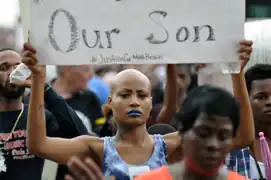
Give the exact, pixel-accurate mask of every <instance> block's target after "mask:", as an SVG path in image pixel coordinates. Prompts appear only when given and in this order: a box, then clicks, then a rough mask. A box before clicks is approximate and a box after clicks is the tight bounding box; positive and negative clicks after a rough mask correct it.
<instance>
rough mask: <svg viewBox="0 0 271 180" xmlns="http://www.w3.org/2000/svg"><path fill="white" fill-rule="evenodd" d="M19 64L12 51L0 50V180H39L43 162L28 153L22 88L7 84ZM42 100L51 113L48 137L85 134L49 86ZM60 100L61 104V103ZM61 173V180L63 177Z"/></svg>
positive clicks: (85, 131)
mask: <svg viewBox="0 0 271 180" xmlns="http://www.w3.org/2000/svg"><path fill="white" fill-rule="evenodd" d="M20 63H21V57H20V55H19V54H18V53H16V52H15V51H13V50H12V49H1V50H0V179H1V180H18V179H20V180H29V179H33V180H39V179H41V175H42V170H43V164H44V160H43V159H40V158H38V157H36V156H34V155H32V154H30V153H29V152H28V149H27V147H26V136H27V134H26V128H27V112H28V106H27V105H26V104H23V103H22V96H23V94H24V89H25V88H24V87H25V86H21V85H20V86H18V85H15V84H12V83H10V81H9V75H10V73H11V71H12V70H13V69H14V68H16V66H17V65H19V64H20ZM45 99H46V103H47V105H48V108H49V109H50V111H51V112H49V111H46V114H45V117H46V122H47V123H48V125H47V127H48V128H49V129H48V130H47V134H48V135H49V136H51V137H64V138H72V137H76V136H80V135H83V134H87V130H86V128H85V127H84V125H83V124H82V122H81V121H80V120H79V118H78V116H77V115H76V114H75V113H74V111H73V110H72V109H71V108H70V107H69V106H64V107H61V103H65V100H63V99H61V98H57V96H55V93H54V91H53V90H52V89H51V88H50V86H48V85H47V86H46V87H45ZM61 100H62V101H61ZM67 172H68V171H67V170H66V171H65V172H62V174H63V175H62V178H58V179H64V174H65V173H67Z"/></svg>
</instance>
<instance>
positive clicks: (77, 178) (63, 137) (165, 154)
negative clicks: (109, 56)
mask: <svg viewBox="0 0 271 180" xmlns="http://www.w3.org/2000/svg"><path fill="white" fill-rule="evenodd" d="M236 46H238V48H237V49H236V53H238V57H239V61H240V66H241V71H240V73H238V74H231V82H232V84H226V85H225V82H221V83H224V85H223V86H224V87H225V86H231V87H232V88H233V93H232V92H230V91H228V89H225V88H221V87H219V85H218V84H203V85H198V76H199V72H200V71H201V70H202V69H204V68H206V67H208V66H209V64H166V65H161V64H151V65H148V64H144V65H132V64H129V65H127V64H126V65H116V64H111V65H78V66H55V67H54V68H53V69H49V68H48V67H46V66H45V65H42V64H40V63H39V59H38V57H37V56H36V52H37V50H36V49H35V47H33V46H32V45H31V44H30V43H25V44H24V47H23V50H22V52H17V51H16V50H15V49H12V48H9V47H3V48H2V46H1V48H0V180H64V179H65V180H96V179H99V180H102V179H116V180H133V179H135V180H179V179H184V180H190V179H191V180H195V179H206V180H220V179H223V180H224V179H229V180H239V179H240V180H242V179H252V180H263V179H267V180H271V179H269V178H271V177H269V174H266V172H267V171H266V168H268V166H267V165H266V164H264V159H263V156H262V152H261V148H260V139H259V135H258V134H259V133H260V132H263V133H264V136H265V137H266V139H267V142H268V144H269V146H270V148H271V130H269V126H270V125H271V123H270V122H271V121H270V122H269V118H270V120H271V65H269V64H268V63H266V64H264V63H261V64H257V63H255V64H254V65H252V66H250V67H249V68H246V66H247V64H248V62H249V61H250V59H251V53H252V52H253V42H252V41H249V40H243V41H241V42H239V44H237V45H236ZM21 63H23V64H24V65H26V66H27V67H28V68H29V69H30V70H31V73H32V74H31V76H30V77H29V78H27V79H26V80H24V81H21V82H11V80H10V75H11V73H12V72H13V71H14V70H15V69H16V68H17V67H18V66H19V65H20V64H21ZM270 129H271V128H270ZM269 131H270V132H269ZM47 160H50V161H53V162H56V163H57V165H58V168H57V173H56V175H55V177H54V178H53V179H46V178H44V177H42V176H43V172H44V169H45V168H48V167H47V166H45V162H46V161H47ZM49 173H53V172H50V171H49Z"/></svg>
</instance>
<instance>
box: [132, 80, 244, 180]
mask: <svg viewBox="0 0 271 180" xmlns="http://www.w3.org/2000/svg"><path fill="white" fill-rule="evenodd" d="M175 118H176V121H177V122H179V126H180V128H179V134H180V135H181V136H182V140H181V143H182V145H183V148H182V149H183V150H182V152H181V153H180V154H182V156H183V157H184V158H183V160H182V161H180V162H178V163H176V164H173V165H169V166H163V167H160V168H158V169H156V170H153V171H150V172H147V173H144V174H141V175H139V176H137V177H136V178H135V180H177V179H178V180H180V179H208V180H218V179H225V180H226V179H228V180H242V179H246V178H245V177H243V176H241V175H239V174H238V173H236V172H231V171H228V170H227V169H226V167H225V166H224V159H225V156H226V154H227V153H228V149H229V148H230V146H231V144H232V142H233V139H234V137H235V135H236V130H237V129H238V126H239V123H240V108H239V104H238V102H237V101H236V100H235V99H234V97H233V96H232V95H231V94H230V93H228V92H227V91H225V90H223V89H220V88H217V87H212V86H209V85H203V86H200V87H198V88H197V89H195V90H194V91H192V92H191V93H190V94H189V95H188V96H187V98H186V99H185V101H184V103H183V106H182V108H181V110H180V111H179V112H178V113H177V114H176V116H175Z"/></svg>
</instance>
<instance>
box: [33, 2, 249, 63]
mask: <svg viewBox="0 0 271 180" xmlns="http://www.w3.org/2000/svg"><path fill="white" fill-rule="evenodd" d="M30 11H31V12H30V14H31V18H30V41H31V43H32V44H33V45H34V46H35V47H36V48H37V50H38V57H39V58H40V61H41V62H42V63H45V64H57V65H76V64H92V63H94V64H99V63H103V64H123V63H127V64H153V63H159V64H161V63H211V62H233V61H235V62H236V61H237V53H236V49H237V45H238V41H240V40H243V38H244V20H245V0H238V1H236V0H181V1H180V0H76V1H75V0H57V1H55V0H32V2H31V7H30Z"/></svg>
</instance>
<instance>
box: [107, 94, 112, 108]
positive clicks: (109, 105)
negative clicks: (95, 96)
mask: <svg viewBox="0 0 271 180" xmlns="http://www.w3.org/2000/svg"><path fill="white" fill-rule="evenodd" d="M107 104H108V107H109V108H110V109H112V98H111V96H109V97H108V98H107Z"/></svg>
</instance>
